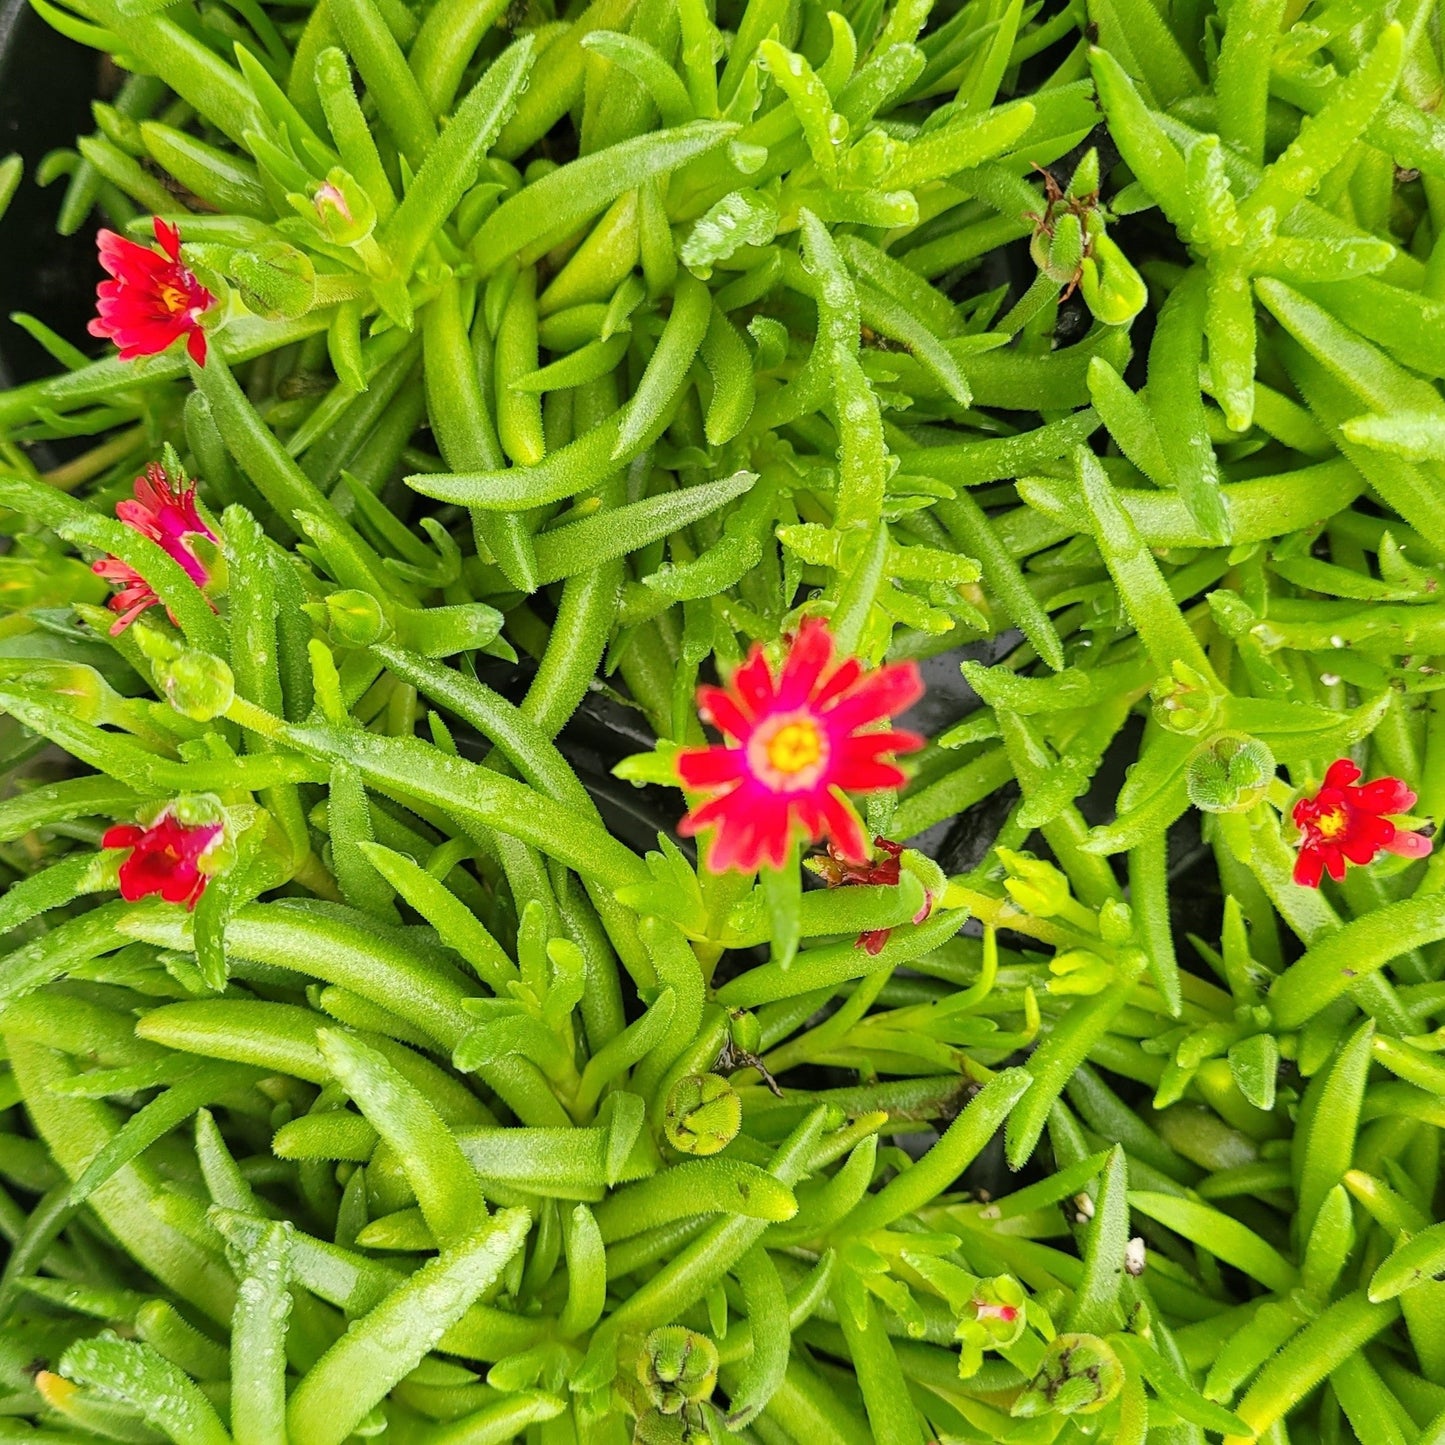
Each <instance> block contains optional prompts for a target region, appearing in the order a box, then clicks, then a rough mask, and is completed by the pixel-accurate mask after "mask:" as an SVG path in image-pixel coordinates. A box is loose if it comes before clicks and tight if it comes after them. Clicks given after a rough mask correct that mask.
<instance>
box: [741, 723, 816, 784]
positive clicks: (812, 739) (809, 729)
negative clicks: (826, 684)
mask: <svg viewBox="0 0 1445 1445" xmlns="http://www.w3.org/2000/svg"><path fill="white" fill-rule="evenodd" d="M828 754H829V747H828V734H827V732H826V731H825V730H824V729H823V728H822V727H821V726H819V724H818V721H817V719H816V718H814V717H812V716H811V715H810V714H809V713H808V711H807V710H806V709H805V708H800V709H799V710H798V711H797V712H793V713H788V714H786V715H785V716H783V717H774V718H770V719H769V720H768V721H766V722H764V723H763V725H762V726H761V727H760V728H758V730H757V732H755V733H754V734H753V736H752V738H751V740H750V741H749V743H748V765H749V767H750V768H751V769H752V772H753V775H754V776H755V777H756V778H757V779H758V781H759V782H761V783H762V784H763V785H764V786H765V787H768V788H771V789H772V790H773V791H774V792H778V793H798V792H805V791H807V790H808V789H809V788H813V787H816V786H817V783H818V780H819V778H821V777H822V776H823V775H824V774H825V773H826V772H827V770H828Z"/></svg>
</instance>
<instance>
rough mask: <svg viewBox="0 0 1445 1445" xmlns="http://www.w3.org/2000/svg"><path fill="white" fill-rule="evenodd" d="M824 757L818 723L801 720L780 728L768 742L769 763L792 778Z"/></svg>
mask: <svg viewBox="0 0 1445 1445" xmlns="http://www.w3.org/2000/svg"><path fill="white" fill-rule="evenodd" d="M822 756H823V739H822V737H821V735H820V734H819V732H818V725H817V723H815V722H813V721H812V720H811V719H809V718H801V719H799V720H798V721H797V722H790V723H787V724H785V725H784V726H783V727H780V728H779V729H778V730H777V732H775V733H774V734H773V736H772V737H771V738H770V739H769V741H768V761H769V762H770V763H771V764H772V765H773V766H774V767H775V768H776V769H777V770H778V771H779V772H780V773H786V774H788V776H790V777H791V776H792V775H793V774H794V773H801V772H802V771H803V769H804V768H811V767H812V766H813V764H814V763H816V762H817V761H818V759H819V758H821V757H822Z"/></svg>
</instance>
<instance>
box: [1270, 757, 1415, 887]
mask: <svg viewBox="0 0 1445 1445" xmlns="http://www.w3.org/2000/svg"><path fill="white" fill-rule="evenodd" d="M1359 776H1360V770H1359V768H1357V767H1356V766H1355V765H1354V763H1352V762H1351V761H1350V760H1349V759H1348V758H1338V759H1336V760H1335V761H1334V762H1333V763H1331V764H1330V766H1329V770H1328V771H1327V772H1326V773H1325V781H1324V785H1323V786H1322V787H1321V788H1320V790H1319V792H1318V793H1316V794H1315V795H1314V797H1313V798H1301V799H1300V800H1299V802H1297V803H1296V804H1295V805H1294V815H1293V816H1294V821H1295V826H1296V827H1298V828H1299V830H1300V833H1301V835H1302V836H1301V838H1300V850H1299V857H1298V858H1297V859H1296V860H1295V865H1294V881H1295V882H1296V883H1299V884H1302V885H1303V886H1304V887H1306V888H1318V887H1319V886H1320V878H1321V876H1322V875H1323V874H1324V873H1328V874H1329V875H1330V877H1331V878H1333V879H1334V880H1335V882H1336V883H1338V882H1339V881H1340V879H1341V878H1343V877H1344V876H1345V865H1346V864H1347V863H1359V864H1365V863H1373V862H1374V860H1375V859H1376V857H1378V856H1379V854H1381V853H1396V854H1398V855H1399V856H1400V857H1402V858H1423V857H1425V855H1426V854H1427V853H1429V851H1430V839H1429V838H1427V837H1426V836H1425V835H1424V834H1423V833H1415V832H1411V831H1410V830H1409V829H1406V828H1401V827H1398V826H1397V825H1396V824H1395V823H1393V822H1391V821H1390V815H1396V816H1398V815H1399V814H1401V813H1408V812H1409V811H1410V809H1411V808H1413V807H1414V806H1415V794H1414V793H1413V792H1412V791H1411V790H1410V789H1409V788H1407V787H1406V786H1405V785H1404V783H1402V782H1401V781H1400V779H1399V778H1376V779H1375V781H1374V782H1373V783H1365V784H1364V785H1363V786H1361V785H1358V784H1356V782H1355V779H1356V778H1358V777H1359Z"/></svg>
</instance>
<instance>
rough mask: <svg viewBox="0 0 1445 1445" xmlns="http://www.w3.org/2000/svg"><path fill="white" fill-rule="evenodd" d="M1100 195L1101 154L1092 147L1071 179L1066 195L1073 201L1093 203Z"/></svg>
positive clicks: (1076, 167) (1075, 168)
mask: <svg viewBox="0 0 1445 1445" xmlns="http://www.w3.org/2000/svg"><path fill="white" fill-rule="evenodd" d="M1098 194H1099V152H1098V151H1097V150H1096V149H1095V148H1094V147H1093V146H1090V147H1089V149H1088V150H1086V151H1085V152H1084V154H1083V157H1082V158H1081V159H1080V161H1079V163H1078V165H1076V166H1075V167H1074V174H1073V175H1072V176H1071V177H1070V178H1069V189H1068V190H1067V191H1066V192H1065V195H1066V196H1067V197H1068V199H1069V200H1071V201H1083V202H1086V203H1089V202H1093V201H1094V200H1095V199H1096V197H1097V196H1098Z"/></svg>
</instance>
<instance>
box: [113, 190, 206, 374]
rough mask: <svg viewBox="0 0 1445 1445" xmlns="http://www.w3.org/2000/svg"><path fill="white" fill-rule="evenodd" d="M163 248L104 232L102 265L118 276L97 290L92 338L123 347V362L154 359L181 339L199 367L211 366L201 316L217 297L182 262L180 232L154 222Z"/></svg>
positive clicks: (121, 357)
mask: <svg viewBox="0 0 1445 1445" xmlns="http://www.w3.org/2000/svg"><path fill="white" fill-rule="evenodd" d="M154 226H155V233H156V241H157V242H158V243H159V244H160V248H161V249H160V250H159V251H156V250H155V249H154V248H153V247H151V246H141V245H139V244H137V243H136V242H135V241H130V240H127V239H126V238H125V237H124V236H117V235H116V233H115V232H114V231H101V233H100V234H99V235H98V236H97V237H96V246H97V248H98V249H99V251H100V264H101V265H102V266H104V267H105V269H106V270H107V271H108V272H109V273H110V275H111V276H112V277H113V279H112V280H110V281H102V282H101V283H100V285H99V286H98V287H97V288H96V310H97V311H98V312H99V313H100V314H99V315H98V316H97V317H96V318H95V320H94V321H92V322H91V323H90V334H91V335H92V336H108V337H109V338H110V339H111V340H112V341H114V342H115V344H116V345H117V346H118V347H120V359H121V360H122V361H130V360H131V359H132V358H133V357H137V356H154V355H155V354H156V353H157V352H161V351H164V350H165V349H166V347H168V346H169V345H170V344H171V343H172V342H173V341H175V340H176V339H177V338H178V337H181V336H184V337H185V338H186V350H187V352H189V353H190V357H191V360H192V361H194V362H195V363H196V365H197V366H204V365H205V364H206V333H205V331H204V329H203V328H202V326H201V317H202V316H203V315H204V314H205V313H206V312H207V311H209V310H210V309H211V307H212V306H214V305H215V304H216V298H215V297H214V296H213V295H212V294H211V293H210V292H209V291H208V290H207V289H206V288H205V287H204V286H202V285H201V283H200V282H199V281H198V280H196V277H195V274H194V273H193V272H192V271H191V269H190V268H189V267H188V266H186V265H184V264H183V263H182V261H181V233H180V231H178V230H177V229H176V228H175V227H174V226H171V225H168V224H167V223H166V222H165V221H163V220H161V218H160V217H159V216H156V217H155V218H154Z"/></svg>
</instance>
